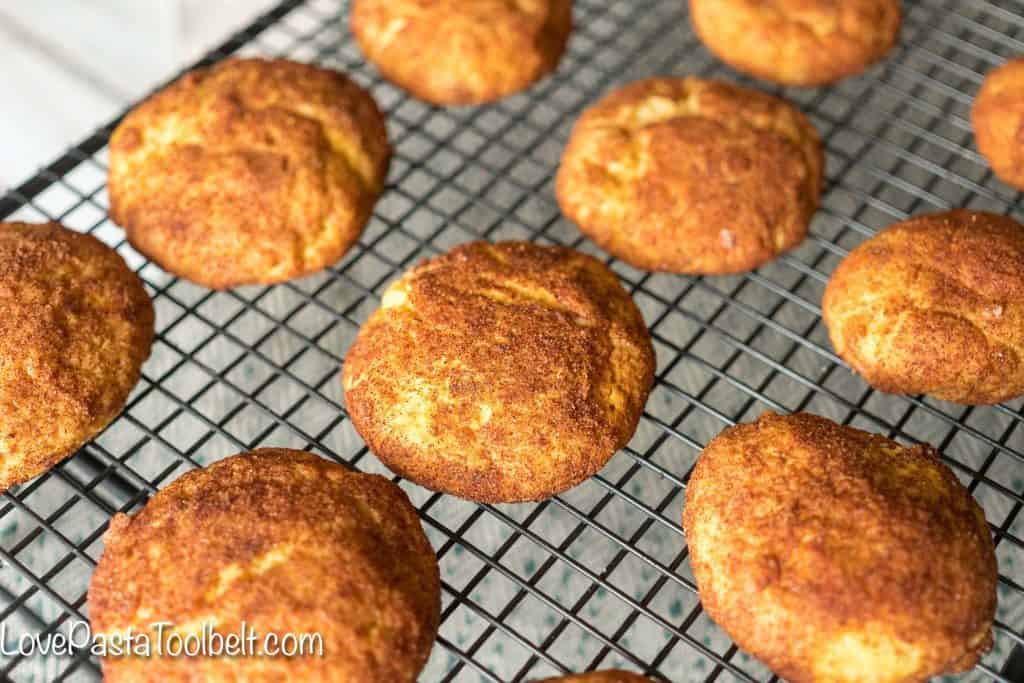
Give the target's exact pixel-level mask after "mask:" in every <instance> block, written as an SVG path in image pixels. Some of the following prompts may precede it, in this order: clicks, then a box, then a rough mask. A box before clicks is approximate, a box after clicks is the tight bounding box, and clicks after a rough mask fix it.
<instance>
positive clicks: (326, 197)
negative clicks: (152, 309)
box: [109, 59, 390, 289]
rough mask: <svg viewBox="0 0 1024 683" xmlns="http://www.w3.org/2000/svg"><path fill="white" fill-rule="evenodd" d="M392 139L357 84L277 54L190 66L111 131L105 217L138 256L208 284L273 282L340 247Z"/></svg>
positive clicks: (382, 169) (332, 256) (364, 208)
mask: <svg viewBox="0 0 1024 683" xmlns="http://www.w3.org/2000/svg"><path fill="white" fill-rule="evenodd" d="M389 157H390V147H389V145H388V141H387V134H386V131H385V128H384V119H383V117H382V116H381V113H380V111H379V110H378V109H377V106H376V105H375V104H374V102H373V99H372V98H371V97H370V95H369V94H368V93H366V92H365V91H364V90H362V89H361V88H360V87H359V86H358V85H356V84H355V83H353V82H352V81H350V80H349V79H348V78H346V77H345V76H343V75H341V74H340V73H337V72H335V71H331V70H328V69H322V68H318V67H315V66H311V65H307V64H299V63H296V62H291V61H287V60H284V59H278V60H272V61H264V60H260V59H232V60H228V61H226V62H222V63H220V64H217V65H215V66H213V67H210V68H203V69H197V70H195V71H193V72H191V73H189V74H187V75H186V76H184V77H183V78H181V79H179V80H178V81H176V82H175V83H173V84H171V85H170V86H168V87H167V88H165V89H164V90H162V91H160V92H159V93H157V94H156V95H153V96H152V97H150V98H149V99H148V100H146V101H145V102H143V103H142V104H140V105H139V106H138V107H136V108H135V109H134V110H132V111H131V112H130V113H129V114H128V115H127V116H126V117H125V118H124V120H123V121H122V122H121V124H120V125H119V126H118V127H117V130H115V131H114V134H113V136H112V137H111V139H110V177H109V191H110V215H111V217H112V218H113V219H114V220H115V221H116V222H117V223H119V224H120V225H122V226H123V227H124V228H125V231H126V232H127V234H128V239H129V241H130V242H131V243H132V245H133V246H134V247H135V248H136V249H138V250H139V251H140V252H142V253H143V254H145V255H146V256H148V257H149V258H150V259H152V260H153V261H154V262H155V263H157V264H158V265H159V266H161V267H162V268H164V269H165V270H167V271H168V272H170V273H173V274H175V275H179V276H181V277H184V278H187V279H189V280H192V281H193V282H197V283H199V284H202V285H205V286H207V287H211V288H216V289H221V288H227V287H233V286H236V285H242V284H253V283H274V282H281V281H284V280H288V279H291V278H297V277H301V276H303V275H307V274H310V273H313V272H315V271H318V270H321V269H323V268H325V267H327V266H329V265H331V264H333V263H335V262H337V261H338V260H339V259H341V257H342V256H343V255H344V254H345V252H346V251H348V249H349V247H351V246H352V244H353V243H354V242H355V241H356V239H357V238H358V237H359V234H360V233H361V232H362V229H363V226H364V224H365V223H366V221H367V219H368V218H369V216H370V212H371V210H372V208H373V205H374V202H375V201H376V199H377V196H378V195H379V194H380V192H381V190H382V188H383V186H384V177H385V173H386V170H387V166H388V160H389Z"/></svg>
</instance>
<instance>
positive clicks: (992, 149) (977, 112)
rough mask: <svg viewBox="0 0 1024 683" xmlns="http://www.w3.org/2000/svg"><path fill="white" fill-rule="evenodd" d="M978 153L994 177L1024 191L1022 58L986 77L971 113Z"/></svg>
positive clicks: (1023, 60) (1023, 77) (1008, 63)
mask: <svg viewBox="0 0 1024 683" xmlns="http://www.w3.org/2000/svg"><path fill="white" fill-rule="evenodd" d="M971 121H972V123H973V124H974V137H975V139H976V141H977V144H978V151H980V152H981V153H982V155H984V157H985V158H986V159H987V160H988V163H989V165H990V166H991V167H992V170H993V171H994V172H995V174H996V175H997V176H999V177H1000V178H1001V179H1002V180H1003V181H1004V182H1006V183H1008V184H1009V185H1013V186H1014V187H1016V188H1017V189H1019V190H1024V57H1018V58H1017V59H1011V60H1010V61H1008V62H1007V63H1006V64H1003V65H1002V66H1001V67H999V68H998V69H994V70H993V71H991V72H990V73H989V74H988V76H986V77H985V82H984V83H983V84H982V86H981V90H980V91H979V92H978V97H977V98H976V99H975V100H974V107H973V108H972V110H971Z"/></svg>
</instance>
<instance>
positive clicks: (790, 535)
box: [683, 413, 997, 683]
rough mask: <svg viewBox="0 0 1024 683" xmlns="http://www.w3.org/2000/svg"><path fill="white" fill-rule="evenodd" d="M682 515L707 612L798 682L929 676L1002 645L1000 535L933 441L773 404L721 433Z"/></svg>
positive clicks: (884, 681) (886, 682) (699, 468)
mask: <svg viewBox="0 0 1024 683" xmlns="http://www.w3.org/2000/svg"><path fill="white" fill-rule="evenodd" d="M683 524H684V526H685V529H686V539H687V543H688V545H689V551H690V562H691V565H692V567H693V574H694V577H695V578H696V580H697V587H698V589H699V591H700V597H701V602H702V603H703V605H704V609H705V610H706V611H707V613H708V615H709V616H710V617H711V618H712V619H714V620H715V621H716V622H717V623H718V625H719V626H721V627H722V628H723V629H724V630H725V631H726V632H727V633H728V634H729V635H730V636H731V637H732V639H733V640H734V641H736V644H737V645H739V646H740V647H741V648H743V649H745V650H747V651H749V652H750V653H751V654H753V655H755V656H756V657H758V658H760V659H761V660H763V661H764V662H765V663H766V664H767V665H768V666H769V667H771V668H772V669H773V670H774V671H775V672H776V673H777V674H778V675H779V676H781V677H782V678H784V679H786V680H788V681H793V683H813V682H815V681H830V682H834V683H861V682H862V681H873V682H874V683H904V682H905V683H911V682H917V681H924V680H927V679H930V678H931V677H932V676H937V675H940V674H943V673H953V672H959V671H966V670H967V669H969V668H971V667H972V666H973V665H974V664H975V663H976V662H977V661H978V659H979V657H980V656H981V655H982V654H983V653H984V652H986V651H988V649H989V648H990V647H991V645H992V620H993V618H994V613H995V607H996V582H997V574H996V558H995V552H994V549H993V545H992V538H991V536H990V534H989V530H988V526H987V525H986V523H985V516H984V514H983V513H982V510H981V508H980V507H979V506H978V504H977V503H976V502H975V501H974V499H973V498H971V495H970V494H969V493H968V492H967V490H966V489H965V488H964V487H963V486H962V485H961V484H960V482H959V481H958V480H957V478H956V476H955V475H954V474H953V472H952V471H950V469H949V468H948V467H946V466H945V465H943V464H942V462H941V461H940V460H939V455H938V453H936V452H935V450H934V449H933V448H930V447H929V446H923V445H918V446H913V447H905V446H901V445H900V444H898V443H896V442H895V441H892V440H890V439H886V438H885V437H882V436H878V435H873V434H869V433H867V432H863V431H860V430H859V429H854V428H852V427H845V426H841V425H838V424H836V423H834V422H832V421H831V420H827V419H825V418H823V417H818V416H816V415H809V414H807V413H801V414H798V415H790V416H779V415H775V414H773V413H766V414H765V415H763V416H762V417H761V418H760V419H759V420H757V421H756V422H753V423H751V424H745V425H739V426H736V427H732V428H730V429H726V430H725V431H724V432H722V433H721V434H720V435H719V436H717V437H716V438H715V439H713V440H712V441H711V443H710V444H708V447H707V448H706V449H705V450H704V453H703V454H702V455H701V457H700V459H699V460H698V462H697V465H696V467H695V468H694V471H693V477H692V478H691V480H690V483H689V485H688V486H687V489H686V506H685V509H684V511H683ZM953 596H955V598H954V597H953Z"/></svg>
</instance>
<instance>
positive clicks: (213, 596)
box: [89, 448, 441, 683]
mask: <svg viewBox="0 0 1024 683" xmlns="http://www.w3.org/2000/svg"><path fill="white" fill-rule="evenodd" d="M104 545H105V549H104V551H103V556H102V557H101V558H100V561H99V564H98V565H97V567H96V572H95V573H94V575H93V578H92V583H91V584H90V586H89V616H90V619H91V621H92V627H93V631H94V633H96V634H99V635H103V636H104V637H105V638H106V639H107V640H108V642H109V641H110V640H111V639H112V638H114V637H115V636H116V635H117V634H124V633H126V632H127V630H128V629H132V630H133V631H134V632H135V633H136V634H139V633H142V634H145V635H147V636H148V637H149V638H150V639H151V641H150V642H151V643H153V652H152V653H151V654H152V655H153V656H148V657H147V656H144V655H137V656H107V657H104V658H103V680H105V681H109V682H111V683H116V682H119V681H122V682H132V683H134V682H136V681H170V682H173V681H207V682H209V683H215V682H218V681H224V682H226V681H324V682H325V683H367V682H368V681H389V682H393V683H413V681H415V680H416V678H417V677H418V675H419V673H420V670H421V669H422V668H423V665H424V664H425V663H426V661H427V657H428V656H429V654H430V650H431V648H432V646H433V643H434V638H435V637H436V635H437V628H438V622H439V619H440V608H441V605H440V602H441V597H440V590H441V587H440V577H439V574H438V567H437V558H436V557H435V556H434V551H433V549H432V548H431V546H430V542H429V541H428V540H427V537H426V535H425V534H424V533H423V529H422V527H421V526H420V520H419V517H418V516H417V514H416V510H415V509H414V508H413V507H412V505H411V504H410V503H409V499H408V498H407V497H406V495H405V493H404V492H403V491H402V490H401V489H400V488H399V487H398V486H396V485H395V484H393V483H392V482H391V481H389V480H388V479H387V478H385V477H382V476H379V475H373V474H363V473H360V472H352V471H349V470H347V469H345V468H344V467H342V466H341V465H338V464H335V463H332V462H329V461H327V460H324V459H322V458H319V457H317V456H315V455H313V454H312V453H306V452H303V451H294V450H288V449H282V448H264V449H259V450H256V451H253V452H250V453H243V454H240V455H236V456H233V457H229V458H225V459H224V460H220V461H219V462H216V463H214V464H213V465H211V466H209V467H207V468H205V469H199V470H194V471H192V472H189V473H187V474H185V475H183V476H181V477H180V478H178V479H177V480H175V481H174V482H173V483H172V484H171V485H170V486H167V487H166V488H164V489H163V490H161V491H159V492H158V493H156V494H155V495H154V496H153V497H152V498H151V499H150V500H149V502H148V503H146V505H145V507H143V508H142V509H141V510H140V511H139V512H138V513H137V514H135V515H133V516H131V517H129V516H128V515H124V514H117V515H115V516H114V517H113V519H111V521H110V529H109V531H108V532H107V534H106V536H105V537H104ZM159 622H163V623H165V624H167V627H166V631H165V635H169V634H170V633H174V634H176V635H178V636H185V635H189V634H198V633H201V632H202V629H203V628H204V627H206V628H212V629H214V630H215V631H216V632H217V633H219V634H221V636H226V635H228V634H231V633H238V632H239V629H240V628H241V627H242V624H243V623H244V624H245V625H246V626H247V627H248V628H249V629H252V631H253V632H254V633H255V634H256V635H258V636H259V638H260V642H262V640H263V638H264V637H265V636H266V635H267V634H269V633H276V634H278V636H279V638H282V637H284V636H285V634H295V635H299V634H312V633H317V634H319V635H320V638H321V643H322V656H319V655H317V654H314V655H309V654H307V655H306V656H295V657H287V656H274V657H270V656H267V657H254V656H241V657H230V656H191V657H186V656H181V657H174V656H170V655H168V654H166V653H165V654H164V656H156V655H157V652H156V650H155V647H156V645H155V642H156V638H157V637H159V635H160V633H159V631H157V630H156V627H154V626H153V624H156V623H159ZM308 652H309V651H308V650H307V653H308Z"/></svg>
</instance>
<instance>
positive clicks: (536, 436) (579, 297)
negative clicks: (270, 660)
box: [343, 242, 654, 502]
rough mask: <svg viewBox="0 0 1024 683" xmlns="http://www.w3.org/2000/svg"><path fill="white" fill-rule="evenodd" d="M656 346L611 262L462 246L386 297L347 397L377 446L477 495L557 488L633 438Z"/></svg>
mask: <svg viewBox="0 0 1024 683" xmlns="http://www.w3.org/2000/svg"><path fill="white" fill-rule="evenodd" d="M653 373H654V352H653V348H652V346H651V340H650V335H649V333H648V331H647V328H646V327H645V325H644V321H643V318H642V317H641V315H640V312H639V311H638V310H637V308H636V306H635V305H634V304H633V301H632V300H631V299H630V297H629V295H628V294H627V293H626V292H625V291H624V290H623V289H622V286H621V285H620V284H619V282H618V279H617V278H616V277H615V275H614V274H613V273H612V272H611V271H610V270H608V269H607V268H606V267H605V266H604V265H603V264H602V263H601V262H600V261H597V260H596V259H594V258H592V257H590V256H587V255H584V254H581V253H579V252H576V251H573V250H571V249H565V248H561V247H544V246H539V245H535V244H531V243H527V242H503V243H498V244H493V245H491V244H485V243H483V242H474V243H471V244H465V245H461V246H459V247H457V248H455V249H454V250H453V251H451V252H449V253H448V254H445V255H443V256H438V257H436V258H433V259H429V260H427V261H424V262H422V263H421V264H420V265H418V266H416V267H415V268H413V269H412V270H410V271H409V272H407V273H406V274H405V275H404V276H402V278H401V279H399V280H398V281H397V282H395V283H394V284H393V285H392V286H391V287H390V288H389V289H388V290H387V292H385V294H384V299H383V302H382V304H381V308H380V309H379V310H378V311H376V312H375V313H374V314H373V315H372V316H371V317H370V319H369V320H368V321H367V322H366V324H365V325H364V326H363V327H362V329H360V331H359V336H358V337H357V339H356V342H355V344H354V345H353V346H352V348H351V349H350V351H349V353H348V355H347V356H346V358H345V366H344V373H343V379H344V386H345V403H346V406H347V408H348V411H349V414H350V415H351V418H352V422H353V424H354V425H355V427H356V429H357V430H358V431H359V434H360V435H361V436H362V437H363V438H364V439H365V440H366V443H367V444H368V445H369V446H370V448H371V449H372V450H373V452H374V453H376V454H377V456H378V457H380V458H381V460H383V461H384V463H385V464H386V465H387V466H388V467H390V468H391V469H392V470H394V471H395V472H397V473H399V474H401V475H402V476H404V477H407V478H409V479H411V480H412V481H414V482H417V483H419V484H421V485H423V486H426V487H427V488H431V489H434V490H438V491H445V492H448V493H453V494H455V495H458V496H461V497H463V498H468V499H471V500H476V501H486V502H517V501H529V500H540V499H543V498H547V497H550V496H552V495H554V494H556V493H559V492H561V491H564V490H566V489H568V488H570V487H572V486H575V485H576V484H578V483H580V482H581V481H583V480H584V479H586V478H587V477H589V476H591V475H593V474H594V473H596V472H597V471H598V470H600V469H601V468H602V467H603V466H604V464H605V463H606V462H607V461H608V459H609V458H611V457H612V455H613V454H614V453H615V452H616V451H617V450H618V449H619V448H621V447H623V446H624V445H625V444H626V443H627V442H628V441H629V440H630V439H631V438H632V436H633V432H634V430H635V429H636V426H637V422H638V420H639V418H640V414H641V412H642V410H643V406H644V402H645V401H646V399H647V394H648V393H649V391H650V388H651V384H652V382H653Z"/></svg>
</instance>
